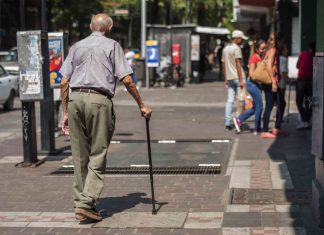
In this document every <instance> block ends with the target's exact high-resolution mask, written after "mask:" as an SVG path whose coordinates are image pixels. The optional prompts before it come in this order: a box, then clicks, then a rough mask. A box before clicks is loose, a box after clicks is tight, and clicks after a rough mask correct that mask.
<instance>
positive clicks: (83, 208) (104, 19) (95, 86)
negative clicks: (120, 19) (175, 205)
mask: <svg viewBox="0 0 324 235" xmlns="http://www.w3.org/2000/svg"><path fill="white" fill-rule="evenodd" d="M112 27H113V21H112V19H111V18H110V17H109V16H108V15H106V14H103V13H100V14H97V15H95V16H93V17H92V19H91V24H90V29H91V31H92V34H91V35H90V36H88V37H86V38H85V39H83V40H81V41H79V42H77V43H75V44H74V45H73V46H72V47H71V49H70V51H69V54H68V56H67V58H66V60H65V61H64V63H63V66H62V68H61V70H60V72H61V74H62V76H63V78H62V81H61V91H62V106H63V113H64V117H63V123H62V130H63V132H64V133H65V134H69V135H70V141H71V148H72V156H73V162H74V185H73V188H74V207H75V216H76V219H77V220H79V221H80V222H84V221H86V220H92V221H100V220H102V216H101V215H100V213H98V212H97V211H96V203H97V200H98V198H99V196H100V193H101V191H102V189H103V178H104V171H105V169H106V155H107V150H108V146H109V143H110V141H111V138H112V135H113V132H114V129H115V112H114V106H113V102H112V98H113V96H114V94H115V87H116V79H119V80H120V81H121V82H122V83H123V84H124V85H125V86H126V88H127V89H128V91H129V93H130V94H131V95H132V96H133V98H134V99H135V101H136V102H137V104H138V106H139V109H140V112H141V114H142V115H143V116H144V118H147V119H148V118H150V116H151V113H152V110H151V109H150V108H149V107H147V106H145V105H144V103H143V102H142V100H141V97H140V95H139V93H138V91H137V89H136V86H135V84H134V83H133V81H132V78H131V74H132V73H133V71H132V69H131V67H130V66H129V64H128V63H127V60H126V58H125V55H124V53H123V50H122V48H121V47H120V45H119V43H118V42H116V41H114V40H112V39H108V38H107V37H105V34H109V33H110V31H111V29H112ZM69 88H70V89H71V94H70V95H69Z"/></svg>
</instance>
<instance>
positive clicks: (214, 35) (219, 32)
mask: <svg viewBox="0 0 324 235" xmlns="http://www.w3.org/2000/svg"><path fill="white" fill-rule="evenodd" d="M229 34H230V31H229V30H228V29H226V28H217V27H203V26H197V25H194V24H189V25H171V26H170V25H169V26H168V25H148V38H149V39H151V40H157V41H158V43H159V50H160V51H159V54H160V56H161V57H162V56H164V57H166V56H168V57H170V56H171V55H172V45H173V44H179V45H180V59H181V62H180V65H181V67H182V69H183V71H184V73H185V76H186V78H190V79H191V81H194V82H199V81H201V80H202V77H203V75H204V72H205V70H206V66H204V65H205V63H206V58H207V56H208V53H209V52H211V51H213V52H215V49H216V48H217V46H219V45H220V42H221V41H226V40H227V39H228V35H229Z"/></svg>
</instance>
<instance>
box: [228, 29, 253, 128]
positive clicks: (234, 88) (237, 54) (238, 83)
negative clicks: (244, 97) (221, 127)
mask: <svg viewBox="0 0 324 235" xmlns="http://www.w3.org/2000/svg"><path fill="white" fill-rule="evenodd" d="M243 39H247V37H246V36H245V35H244V33H243V32H242V31H240V30H234V31H233V32H232V42H231V43H230V44H229V45H227V46H226V47H225V48H224V50H223V53H222V70H223V74H224V77H225V88H226V89H227V102H226V107H225V129H226V130H231V129H232V126H231V119H232V109H233V104H234V100H235V97H236V96H237V95H238V94H239V93H240V88H243V87H244V84H245V81H244V80H245V73H244V71H243V68H242V65H241V64H242V51H241V48H240V45H241V44H242V42H243Z"/></svg>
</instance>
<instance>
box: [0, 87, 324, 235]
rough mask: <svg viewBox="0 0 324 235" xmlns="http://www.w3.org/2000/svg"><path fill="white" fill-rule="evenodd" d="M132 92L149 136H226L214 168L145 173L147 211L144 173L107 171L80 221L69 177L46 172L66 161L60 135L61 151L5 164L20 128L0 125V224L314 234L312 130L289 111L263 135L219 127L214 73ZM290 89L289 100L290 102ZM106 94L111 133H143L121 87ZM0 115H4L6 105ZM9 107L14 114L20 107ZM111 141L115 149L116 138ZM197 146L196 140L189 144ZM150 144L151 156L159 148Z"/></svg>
mask: <svg viewBox="0 0 324 235" xmlns="http://www.w3.org/2000/svg"><path fill="white" fill-rule="evenodd" d="M140 92H141V95H142V97H143V99H144V101H147V104H148V105H150V106H152V107H153V110H154V112H153V116H152V120H151V138H152V140H170V139H172V140H179V139H186V140H195V139H228V140H230V143H229V148H228V149H229V151H228V153H227V155H226V156H227V158H226V163H225V164H224V165H222V171H221V174H220V175H156V176H154V183H155V194H156V200H157V206H158V208H159V212H158V215H155V216H154V215H151V209H152V207H151V199H150V198H151V196H150V195H151V193H150V184H149V177H148V176H147V175H107V176H106V179H105V187H104V191H103V192H102V195H101V200H100V201H99V204H98V208H99V209H100V210H101V212H102V213H103V215H104V220H103V221H102V222H100V223H97V224H88V225H80V224H78V223H76V222H75V221H74V213H73V202H72V182H73V177H72V176H70V175H66V176H58V175H51V174H50V173H52V172H53V171H55V170H57V169H58V168H60V167H61V166H62V165H64V164H67V163H68V162H69V161H70V158H71V152H70V149H69V147H68V146H69V141H68V138H66V137H63V136H60V137H59V138H57V139H56V140H57V141H56V146H57V148H63V149H64V152H63V153H61V154H60V155H58V156H48V157H47V161H46V162H45V163H44V164H43V165H41V166H40V167H38V168H24V169H23V168H15V167H14V163H15V162H19V161H20V160H21V159H22V150H21V149H22V147H21V137H20V136H19V133H18V132H17V133H18V134H16V136H12V135H10V134H7V135H6V136H5V135H3V137H1V136H0V139H1V141H0V149H1V153H0V178H1V181H0V192H1V193H0V201H1V202H2V203H1V204H0V234H141V235H144V234H145V235H149V234H152V235H153V234H154V235H155V234H161V235H164V234H179V235H180V234H183V235H184V234H188V235H193V234H197V235H203V234H223V235H232V234H235V235H241V234H242V235H252V234H253V235H254V234H278V235H284V234H285V235H293V234H298V235H304V234H310V235H316V234H323V231H319V230H317V229H316V227H315V225H314V224H313V223H312V215H311V211H310V202H311V180H312V178H313V177H314V172H315V170H314V158H313V157H312V155H311V154H310V147H311V131H310V130H303V131H297V130H295V122H296V121H297V118H296V117H297V115H296V114H292V115H291V116H290V120H289V123H288V124H286V123H284V124H283V130H284V131H286V132H288V133H289V136H288V137H281V138H278V139H277V140H264V139H261V138H260V136H254V135H253V134H252V133H248V132H243V133H242V134H240V135H237V134H235V132H234V131H231V132H226V131H225V130H224V124H223V115H224V105H225V99H226V98H225V97H226V93H225V90H224V89H223V84H222V83H204V84H199V85H187V86H186V87H185V88H181V89H176V90H171V89H164V88H157V89H150V90H146V89H142V90H141V91H140ZM293 97H294V96H292V98H291V105H292V107H291V110H292V111H293V112H296V107H295V106H294V105H293V104H294V99H293ZM114 103H115V109H116V113H117V120H118V121H117V125H116V131H115V136H114V138H113V139H118V140H145V137H146V136H145V122H144V121H143V119H142V118H141V116H140V114H139V112H138V108H137V107H136V104H135V102H134V101H133V100H132V98H131V97H130V96H129V94H127V93H126V92H124V91H122V90H119V91H118V93H117V95H116V97H115V99H114ZM1 115H2V116H0V119H2V120H4V119H5V118H4V117H3V115H7V114H3V113H1ZM8 115H10V117H11V118H14V117H16V118H18V117H19V115H20V113H19V110H18V111H16V113H10V114H8ZM19 122H20V120H19V118H18V119H17V123H19ZM248 124H249V125H250V126H252V125H253V123H252V122H249V123H248ZM271 124H273V123H271ZM17 125H18V124H17ZM15 130H18V129H15ZM7 132H8V133H10V131H9V130H8V131H7ZM164 146H166V145H164ZM215 146H216V147H215V148H217V145H215ZM111 148H112V150H116V151H118V148H121V145H112V146H111ZM161 148H162V147H161ZM188 151H189V150H188ZM190 151H191V150H190ZM204 151H205V150H204V149H202V147H197V149H196V153H204ZM217 151H218V150H217V149H215V152H214V154H217ZM152 154H153V160H154V159H159V158H162V157H163V155H159V154H158V152H156V153H154V152H153V153H152ZM188 154H189V153H188ZM123 157H124V156H123ZM197 157H198V155H197ZM184 161H185V158H184ZM153 162H154V161H153Z"/></svg>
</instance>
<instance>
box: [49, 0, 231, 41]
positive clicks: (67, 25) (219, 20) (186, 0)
mask: <svg viewBox="0 0 324 235" xmlns="http://www.w3.org/2000/svg"><path fill="white" fill-rule="evenodd" d="M171 2H172V11H170V9H171V8H170V4H169V3H170V0H148V1H147V23H148V24H164V25H167V24H170V22H169V21H170V19H171V18H172V22H171V23H172V24H198V25H201V26H214V27H226V28H228V29H230V30H232V29H233V25H232V22H231V19H232V10H233V9H232V0H171ZM116 9H127V10H128V11H129V14H128V15H116V14H115V10H116ZM102 11H103V12H106V13H108V14H109V15H110V16H112V18H113V20H114V35H117V38H119V39H121V41H122V42H123V44H125V43H127V44H128V45H129V46H130V45H131V44H132V46H139V45H140V32H141V0H92V1H88V0H69V1H64V0H52V1H51V16H52V17H51V23H52V30H66V31H68V32H69V33H70V34H71V35H76V36H80V37H81V38H82V37H84V36H86V35H88V34H89V27H88V25H89V22H90V18H91V14H96V13H98V12H102ZM171 13H172V17H170V14H171Z"/></svg>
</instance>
